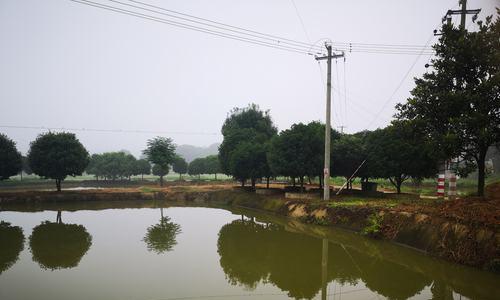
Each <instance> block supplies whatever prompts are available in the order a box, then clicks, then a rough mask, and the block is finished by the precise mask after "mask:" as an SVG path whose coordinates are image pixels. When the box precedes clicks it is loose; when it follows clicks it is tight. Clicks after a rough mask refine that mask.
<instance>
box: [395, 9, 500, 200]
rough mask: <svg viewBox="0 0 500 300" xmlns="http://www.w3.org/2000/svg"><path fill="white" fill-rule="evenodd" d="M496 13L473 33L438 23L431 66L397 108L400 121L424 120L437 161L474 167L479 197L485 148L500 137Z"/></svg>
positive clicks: (499, 22) (499, 23) (499, 44)
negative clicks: (453, 160) (459, 161)
mask: <svg viewBox="0 0 500 300" xmlns="http://www.w3.org/2000/svg"><path fill="white" fill-rule="evenodd" d="M498 13H499V11H498V10H497V18H496V20H495V21H494V22H492V17H488V18H486V22H478V25H479V31H477V32H468V31H467V30H464V29H461V28H455V27H453V25H451V24H445V25H443V27H442V35H441V37H440V39H439V43H438V44H436V45H434V49H435V51H436V57H435V58H434V59H432V65H433V69H434V70H433V71H431V72H428V73H425V74H424V75H423V76H422V78H418V79H416V80H415V83H416V86H415V88H414V89H413V91H412V97H411V98H410V99H408V102H407V103H405V104H402V105H401V104H400V105H398V107H397V108H398V110H399V114H398V117H399V119H402V120H418V121H420V122H421V123H422V124H425V126H424V130H425V133H426V134H428V135H429V136H431V137H432V138H433V141H434V142H435V143H436V145H437V146H438V148H437V149H439V150H440V151H439V154H440V155H441V157H442V159H450V158H456V157H458V158H461V159H462V160H464V161H465V162H466V165H470V164H471V163H473V164H474V165H475V166H477V168H478V173H479V174H478V194H479V195H481V196H482V195H484V179H485V170H484V169H485V168H484V163H485V156H486V152H487V149H488V147H489V146H490V145H493V144H495V143H498V142H499V141H500V84H499V83H500V72H499V68H500V55H499V51H500V50H499V49H500V39H499V38H498V37H499V36H500V18H498ZM465 171H466V172H470V171H471V169H470V168H468V170H465Z"/></svg>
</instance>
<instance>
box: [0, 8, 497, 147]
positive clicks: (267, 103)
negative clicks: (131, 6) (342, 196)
mask: <svg viewBox="0 0 500 300" xmlns="http://www.w3.org/2000/svg"><path fill="white" fill-rule="evenodd" d="M93 1H99V2H101V3H106V2H107V1H106V0H93ZM143 1H144V2H147V3H151V4H155V5H159V6H162V7H164V8H168V9H172V10H176V11H180V12H184V13H188V14H191V15H195V16H199V17H203V18H207V19H211V20H216V21H219V22H223V23H227V24H231V25H235V26H240V27H244V28H248V29H252V30H256V31H260V32H265V33H269V34H273V35H278V36H282V37H286V38H290V39H294V40H300V41H304V42H309V41H311V42H313V43H314V42H316V41H318V40H320V39H322V38H329V39H331V40H332V41H333V42H355V43H378V44H412V45H425V44H426V42H427V41H428V40H429V39H430V38H431V37H432V31H433V30H434V29H436V28H438V25H439V24H440V21H441V18H442V16H443V15H444V14H445V12H446V11H447V10H448V9H450V8H455V9H457V8H458V0H439V1H436V0H408V1H396V0H394V1H388V0H377V1H352V0H351V1H347V0H344V1H315V0H295V4H296V6H297V10H298V13H299V14H297V11H296V9H295V7H294V4H293V2H292V1H291V0H274V1H269V0H253V1H248V0H247V1H242V0H211V1H202V0H197V1H194V0H190V1H187V0H186V1H180V0H178V1H166V0H165V1H154V0H143ZM107 3H108V4H110V5H113V4H112V3H110V2H107ZM495 6H500V5H499V1H496V0H483V1H480V0H469V1H468V8H471V9H472V8H482V9H483V11H482V12H481V14H480V15H479V19H484V17H485V16H486V15H491V14H493V13H494V12H495ZM299 15H300V17H301V18H302V20H303V23H304V25H305V30H304V28H303V27H302V25H301V21H300V18H299ZM454 22H455V23H457V22H458V20H457V18H455V19H454ZM467 25H468V28H469V30H473V29H474V28H475V25H473V24H471V21H470V17H468V20H467ZM306 32H307V33H306ZM436 40H437V39H436V38H434V37H432V40H431V43H430V44H432V43H433V42H435V41H436ZM321 43H322V42H319V43H318V45H321ZM0 45H1V47H0V126H34V127H40V126H43V127H65V128H87V129H88V128H92V129H111V130H115V129H121V130H144V131H164V132H170V133H165V134H163V135H164V136H168V137H171V138H173V140H174V142H175V143H177V144H192V145H197V146H207V145H209V144H212V143H215V142H221V140H222V136H221V135H220V128H221V125H222V123H223V121H224V119H225V117H226V115H227V113H228V112H229V111H230V110H231V108H233V107H243V106H246V105H247V104H248V103H250V102H254V103H257V104H258V105H260V107H261V108H262V109H266V110H267V109H269V110H270V112H271V115H272V118H273V120H274V122H275V124H276V125H277V127H278V128H279V130H283V129H286V128H288V127H289V126H290V125H291V124H293V123H297V122H309V121H313V120H321V121H322V122H324V118H325V117H324V114H325V84H324V82H323V80H324V79H322V77H321V72H323V73H325V71H326V67H325V65H324V64H325V63H324V62H323V63H322V64H323V65H322V67H321V68H322V69H320V68H319V67H318V63H317V62H316V61H315V59H314V57H312V56H308V55H303V54H296V53H290V52H286V51H281V50H276V49H271V48H266V47H261V46H256V45H251V44H247V43H243V42H239V41H234V40H228V39H224V38H220V37H215V36H211V35H207V34H204V33H199V32H194V31H189V30H186V29H180V28H176V27H172V26H169V25H165V24H161V23H156V22H152V21H148V20H143V19H138V18H135V17H132V16H126V15H120V14H117V13H113V12H110V11H105V10H102V9H99V8H95V7H89V6H85V5H82V4H79V3H75V2H71V1H69V0H43V1H41V0H31V1H29V0H0ZM416 59H418V60H417V61H416V63H415V66H414V67H413V68H412V69H411V71H410V73H409V76H408V77H407V78H406V79H405V80H404V82H403V83H402V85H401V87H400V88H399V90H397V91H396V92H395V93H394V91H395V90H396V88H397V87H398V85H399V83H400V82H401V80H402V79H403V78H404V76H405V75H406V73H407V72H408V71H409V70H410V67H411V66H412V65H413V64H414V62H415V60H416ZM428 61H429V56H428V55H423V56H420V57H418V56H416V55H389V54H373V53H346V62H345V64H344V61H343V60H339V61H338V62H337V63H334V64H333V72H332V74H333V77H334V88H336V89H337V90H340V91H341V92H342V93H343V91H344V89H345V91H346V92H347V95H348V98H347V99H344V96H343V95H342V94H340V95H339V94H338V93H337V92H335V91H334V93H333V99H334V100H333V101H334V105H333V112H332V117H333V126H340V125H344V126H347V129H345V131H347V132H350V133H352V132H357V131H360V130H363V129H375V128H377V127H384V126H385V125H387V124H388V122H389V121H390V119H391V116H392V115H393V114H394V105H395V104H396V103H398V102H404V101H405V100H406V98H407V97H408V96H409V91H410V90H411V89H412V87H413V77H416V76H420V75H421V74H422V73H423V72H425V68H424V65H425V63H427V62H428ZM344 66H345V70H344ZM344 72H345V74H346V77H344ZM323 77H326V75H325V74H323ZM344 79H345V80H344ZM344 82H345V88H344ZM393 93H394V96H393V97H391V95H392V94H393ZM384 104H386V105H385V109H383V110H382V108H384ZM380 111H381V112H380ZM379 112H380V113H379ZM377 116H378V117H377ZM0 132H2V133H5V134H7V135H8V136H9V137H10V138H12V139H13V140H14V141H15V142H16V143H17V146H18V148H19V150H20V151H21V152H22V153H26V152H27V150H28V148H29V142H30V141H32V140H33V139H34V138H35V137H36V136H37V134H39V133H40V132H43V130H40V129H14V128H5V127H0ZM199 133H201V134H199ZM76 134H77V136H78V138H79V139H80V140H81V141H82V143H83V144H84V145H85V146H86V147H87V149H88V150H89V151H90V152H91V153H96V152H103V151H116V150H121V149H127V150H130V151H131V152H132V153H133V154H135V155H139V154H140V151H141V150H142V149H143V148H144V147H145V143H146V140H147V139H148V138H151V137H153V136H155V135H156V134H146V133H116V132H115V133H105V132H93V131H76Z"/></svg>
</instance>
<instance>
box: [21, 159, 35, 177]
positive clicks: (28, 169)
mask: <svg viewBox="0 0 500 300" xmlns="http://www.w3.org/2000/svg"><path fill="white" fill-rule="evenodd" d="M21 163H22V172H24V173H26V174H28V175H31V174H33V170H31V167H30V162H29V160H28V157H26V156H22V157H21Z"/></svg>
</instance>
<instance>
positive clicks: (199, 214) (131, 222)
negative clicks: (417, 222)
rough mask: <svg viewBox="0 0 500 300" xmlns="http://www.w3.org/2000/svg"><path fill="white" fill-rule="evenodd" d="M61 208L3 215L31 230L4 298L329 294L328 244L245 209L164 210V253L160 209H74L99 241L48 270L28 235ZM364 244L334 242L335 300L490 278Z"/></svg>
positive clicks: (4, 278)
mask: <svg viewBox="0 0 500 300" xmlns="http://www.w3.org/2000/svg"><path fill="white" fill-rule="evenodd" d="M56 215H57V212H55V211H45V212H36V213H19V212H0V220H4V221H7V222H11V223H12V225H16V226H20V227H21V228H22V229H23V231H24V234H25V236H26V244H25V247H24V250H23V251H22V252H21V253H20V255H19V260H18V261H17V262H16V263H15V264H14V265H13V266H12V267H10V268H9V269H8V270H6V271H5V272H3V273H2V274H0V298H1V299H28V298H38V299H89V298H95V299H97V298H99V299H103V298H105V299H168V298H175V297H188V296H209V295H212V296H216V295H219V296H222V295H234V297H228V298H227V299H239V298H240V297H242V296H243V295H245V299H285V298H288V296H293V297H306V298H310V297H315V299H316V298H317V299H321V287H322V286H321V280H322V278H321V254H322V241H321V240H320V239H317V238H314V237H311V236H307V235H304V234H299V233H292V232H290V231H289V229H288V231H287V230H284V229H283V227H281V226H277V225H272V224H269V225H266V224H265V223H266V222H262V223H260V224H255V223H252V222H250V221H249V220H248V218H245V221H244V222H242V221H241V216H239V215H233V214H231V213H230V212H228V211H225V210H221V209H207V208H168V209H164V215H165V217H168V218H170V222H172V223H174V224H178V225H179V226H180V228H181V232H180V233H179V234H177V236H176V237H175V240H176V242H177V244H175V246H174V247H173V248H172V249H171V251H166V252H163V253H161V254H157V253H156V252H154V251H148V248H147V245H146V244H145V242H144V237H145V235H146V233H147V229H148V228H150V227H151V226H153V225H155V224H158V223H159V220H160V218H161V215H160V210H159V209H110V210H101V211H77V212H68V211H64V212H63V213H62V221H63V223H65V224H79V225H82V226H84V227H85V229H86V230H87V232H88V233H89V234H90V235H91V236H92V245H91V246H90V248H89V249H88V251H87V252H86V253H84V255H83V256H82V257H81V260H80V261H79V263H78V266H76V267H71V268H66V269H56V270H53V271H51V270H44V269H42V268H40V267H39V265H38V264H37V263H36V262H34V261H33V260H32V255H31V253H30V249H29V245H28V237H29V236H30V235H31V233H32V231H33V228H34V227H35V226H37V225H39V224H40V223H42V222H43V221H46V220H49V221H51V222H55V221H56ZM259 220H262V218H260V219H259ZM347 236H349V235H347ZM356 239H358V240H359V239H360V238H359V237H356ZM221 243H222V244H224V245H222V248H221ZM362 243H363V245H365V246H367V247H372V248H373V249H374V251H373V253H371V252H370V255H367V254H366V253H362V252H357V251H355V250H354V249H353V248H350V247H349V245H347V246H346V247H345V249H344V248H343V247H342V246H340V245H339V244H338V243H334V242H330V243H328V245H329V246H328V257H329V260H328V266H327V279H328V285H327V286H326V291H327V294H328V299H333V298H335V299H338V298H340V297H341V298H342V299H369V298H373V299H377V298H380V299H382V298H386V297H390V298H392V299H404V298H406V297H410V296H412V298H415V299H429V298H431V295H432V294H434V295H437V294H438V293H442V294H443V295H455V296H456V297H458V293H457V291H455V292H453V291H452V290H450V286H457V284H458V286H460V284H461V283H463V282H464V281H466V279H469V280H470V284H471V286H473V285H474V283H475V282H476V281H479V278H480V277H481V276H483V275H484V274H483V273H482V272H477V271H460V272H456V276H452V277H451V278H449V282H442V281H436V280H435V278H434V277H433V274H422V272H417V271H414V270H413V269H412V266H411V264H412V263H413V261H412V259H413V258H411V257H410V256H407V255H406V254H404V253H405V251H407V250H406V249H405V251H401V257H392V258H391V261H387V260H386V259H385V258H384V257H385V256H384V253H379V255H375V256H374V253H375V254H376V253H377V252H376V250H377V249H384V248H377V247H378V246H377V245H378V244H377V243H375V244H373V242H372V241H370V240H366V241H365V240H364V239H362ZM372 244H373V245H372ZM390 247H392V248H394V249H396V250H397V249H399V247H396V246H394V247H393V246H391V245H390ZM392 248H391V249H392ZM367 249H371V248H367ZM396 253H398V252H397V251H396ZM414 255H418V256H419V257H420V259H421V260H419V263H421V262H422V261H424V262H426V263H427V264H430V266H432V265H433V263H434V261H435V260H433V259H430V258H425V257H424V258H422V257H421V255H420V254H414ZM422 259H423V260H422ZM398 262H399V263H398ZM439 267H440V268H442V265H439ZM459 270H462V269H461V268H459ZM466 270H470V269H466ZM468 276H469V277H470V278H467V277H468ZM486 277H488V276H486ZM436 278H437V277H436ZM464 278H465V279H464ZM488 278H490V279H491V276H490V277H488ZM493 278H494V279H497V278H498V277H493ZM483 279H484V278H483ZM481 281H482V282H483V283H484V282H486V284H485V285H484V286H482V287H480V286H476V287H475V288H474V287H470V288H467V287H466V288H465V289H464V290H463V291H462V290H461V291H459V292H460V293H461V294H462V295H468V294H474V293H476V289H478V290H479V289H483V290H485V289H486V290H487V289H488V288H490V287H489V286H488V283H487V280H481ZM462 299H463V298H462Z"/></svg>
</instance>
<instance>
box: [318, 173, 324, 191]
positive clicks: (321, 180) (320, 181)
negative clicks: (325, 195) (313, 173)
mask: <svg viewBox="0 0 500 300" xmlns="http://www.w3.org/2000/svg"><path fill="white" fill-rule="evenodd" d="M318 178H319V188H320V189H322V188H323V176H322V175H319V177H318Z"/></svg>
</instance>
